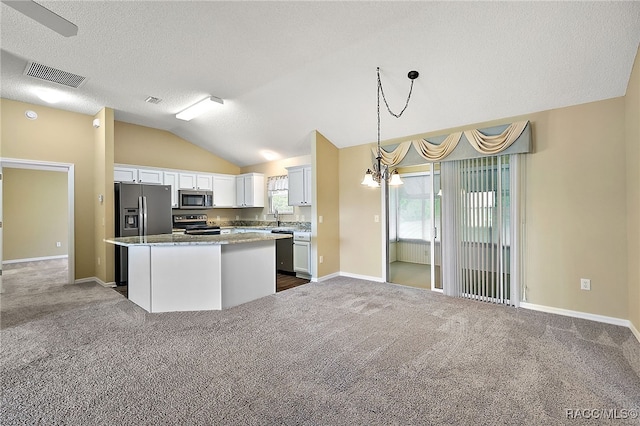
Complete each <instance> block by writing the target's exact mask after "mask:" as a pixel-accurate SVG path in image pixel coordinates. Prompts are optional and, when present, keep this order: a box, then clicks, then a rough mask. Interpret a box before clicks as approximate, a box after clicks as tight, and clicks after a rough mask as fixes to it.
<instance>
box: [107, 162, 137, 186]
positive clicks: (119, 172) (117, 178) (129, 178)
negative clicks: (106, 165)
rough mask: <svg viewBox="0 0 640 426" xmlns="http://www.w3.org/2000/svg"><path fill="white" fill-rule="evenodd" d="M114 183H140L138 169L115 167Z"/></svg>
mask: <svg viewBox="0 0 640 426" xmlns="http://www.w3.org/2000/svg"><path fill="white" fill-rule="evenodd" d="M113 181H114V182H138V169H135V168H133V167H120V166H117V167H114V168H113Z"/></svg>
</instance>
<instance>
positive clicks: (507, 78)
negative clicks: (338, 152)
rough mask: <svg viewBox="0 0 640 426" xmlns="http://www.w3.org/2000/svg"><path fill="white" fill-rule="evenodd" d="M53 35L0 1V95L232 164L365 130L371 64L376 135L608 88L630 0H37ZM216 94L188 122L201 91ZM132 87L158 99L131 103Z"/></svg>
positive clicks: (615, 91)
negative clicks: (72, 30) (169, 136)
mask: <svg viewBox="0 0 640 426" xmlns="http://www.w3.org/2000/svg"><path fill="white" fill-rule="evenodd" d="M39 3H40V4H42V5H43V6H45V7H47V8H48V9H50V10H52V11H54V12H55V13H57V14H58V15H60V16H62V17H64V18H65V19H67V20H69V21H71V22H73V23H75V24H76V25H77V26H78V28H79V30H78V34H77V36H75V37H69V38H67V37H63V36H61V35H59V34H57V33H55V32H53V31H52V30H50V29H48V28H46V27H44V26H42V25H41V24H39V23H37V22H35V21H33V20H31V19H30V18H28V17H26V16H24V15H22V14H21V13H19V12H17V11H16V10H14V9H13V8H11V7H9V6H7V5H6V4H2V5H1V10H0V12H1V23H2V29H1V34H0V36H1V38H0V47H1V49H2V56H1V58H0V59H1V63H0V66H1V72H2V74H1V86H0V89H1V92H0V94H1V96H2V97H3V98H8V99H14V100H20V101H24V102H30V103H34V104H43V105H44V104H45V102H44V101H42V100H40V99H39V98H38V97H37V95H36V94H35V91H34V90H35V89H37V88H50V89H54V90H57V91H59V92H61V93H62V94H63V95H64V96H65V99H63V100H62V101H60V102H59V103H57V104H55V105H53V106H54V107H56V108H61V109H64V110H69V111H76V112H81V113H85V114H89V115H93V114H95V113H97V112H98V111H99V110H100V109H101V108H103V107H105V106H106V107H110V108H113V109H114V110H115V117H116V120H119V121H125V122H129V123H135V124H140V125H143V126H149V127H154V128H159V129H164V130H168V131H170V132H172V133H174V134H176V135H178V136H180V137H182V138H184V139H186V140H188V141H190V142H192V143H194V144H196V145H199V146H202V147H203V148H205V149H207V150H209V151H211V152H212V153H214V154H216V155H218V156H220V157H222V158H225V159H227V160H229V161H231V162H233V163H235V164H237V165H239V166H246V165H251V164H257V163H262V162H264V161H266V160H265V159H264V158H263V157H262V156H261V154H260V152H261V150H270V151H273V152H275V153H277V154H278V155H279V156H280V157H282V158H286V157H291V156H297V155H303V154H308V153H309V152H310V146H309V138H308V135H309V133H310V132H311V131H313V130H318V131H320V132H321V133H322V134H324V135H325V136H326V137H327V138H328V139H329V140H331V141H332V142H333V143H334V144H335V145H336V146H338V147H341V148H342V147H347V146H353V145H360V144H364V143H371V142H375V140H376V87H377V86H376V67H380V69H381V76H382V83H383V85H384V89H385V93H386V95H387V99H388V100H389V102H390V104H391V107H392V109H394V110H396V111H397V110H400V109H401V108H402V106H403V105H404V102H405V100H406V95H407V92H408V89H409V80H408V78H407V73H408V71H410V70H417V71H419V72H420V77H419V78H418V79H417V80H415V85H414V88H413V95H412V99H411V103H410V105H409V108H408V109H407V111H406V113H405V114H404V115H403V116H402V117H401V118H400V119H396V118H393V117H391V116H390V115H389V114H388V113H387V112H386V111H385V110H383V111H382V122H381V127H382V135H381V137H382V139H383V140H385V139H392V138H398V137H403V136H407V135H413V134H418V133H423V132H428V131H435V130H439V129H445V128H448V127H453V126H462V125H466V124H470V123H476V122H481V121H486V120H492V119H498V118H502V117H509V116H514V115H521V114H526V113H530V112H536V111H542V110H547V109H552V108H558V107H564V106H569V105H576V104H581V103H585V102H591V101H597V100H601V99H608V98H613V97H618V96H623V95H624V94H625V91H626V87H627V83H628V81H629V75H630V73H631V68H632V66H633V61H634V58H635V55H636V52H637V49H638V44H639V42H640V2H615V3H613V2H366V1H365V2H360V1H358V2H344V1H339V2H320V1H318V2H262V1H258V2H235V1H234V2H221V1H204V2H196V1H171V2H147V1H135V2H133V1H86V2H83V1H41V2H39ZM30 61H35V62H38V63H41V64H44V65H47V66H50V67H53V68H57V69H60V70H63V71H67V72H70V73H74V74H78V75H81V76H84V77H87V80H86V83H85V84H84V85H82V86H81V87H80V88H78V89H74V88H68V87H66V86H61V85H57V84H55V83H50V82H45V81H42V80H38V79H34V78H32V77H29V76H26V75H24V70H25V67H26V65H27V63H28V62H30ZM210 95H213V96H216V97H219V98H222V99H223V100H224V105H223V106H222V107H221V108H218V109H216V110H214V111H211V112H210V113H207V114H205V115H203V116H200V117H198V118H196V119H194V120H192V121H190V122H184V121H180V120H178V119H176V118H175V114H176V113H177V112H180V111H181V110H183V109H184V108H186V107H187V106H189V105H190V104H193V103H195V102H196V101H199V100H201V99H203V98H205V97H207V96H210ZM148 96H153V97H157V98H160V99H161V100H162V101H161V102H160V103H159V104H151V103H146V102H145V99H146V98H147V97H148Z"/></svg>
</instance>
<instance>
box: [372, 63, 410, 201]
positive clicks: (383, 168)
mask: <svg viewBox="0 0 640 426" xmlns="http://www.w3.org/2000/svg"><path fill="white" fill-rule="evenodd" d="M376 72H377V74H378V150H377V151H376V159H375V160H376V161H375V162H374V163H373V165H372V166H371V167H372V168H373V170H371V169H367V171H366V172H365V174H364V179H363V180H362V185H367V186H369V187H371V188H379V187H380V182H381V181H382V180H384V181H385V182H388V184H389V185H392V186H395V185H402V179H400V174H399V173H398V171H397V170H393V171H390V170H389V166H387V165H384V164H382V150H381V149H380V94H382V99H383V100H384V104H385V105H386V107H387V111H389V114H391V115H392V116H394V117H395V118H400V117H401V116H402V114H403V113H404V111H405V110H406V109H407V106H409V100H410V99H411V92H412V91H413V80H415V79H416V78H418V75H419V74H418V71H409V74H407V77H409V80H411V87H409V95H408V96H407V102H406V103H405V104H404V108H402V111H400V112H399V113H398V114H396V113H394V112H393V111H391V108H390V107H389V103H388V102H387V98H386V96H385V95H384V90H383V89H382V81H381V80H380V67H377V68H376Z"/></svg>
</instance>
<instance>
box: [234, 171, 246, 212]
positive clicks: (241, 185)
mask: <svg viewBox="0 0 640 426" xmlns="http://www.w3.org/2000/svg"><path fill="white" fill-rule="evenodd" d="M246 178H247V176H236V206H238V207H245V206H246V201H245V182H246Z"/></svg>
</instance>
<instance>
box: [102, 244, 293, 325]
mask: <svg viewBox="0 0 640 426" xmlns="http://www.w3.org/2000/svg"><path fill="white" fill-rule="evenodd" d="M280 238H291V235H285V234H264V233H244V234H230V235H183V234H174V235H171V234H166V235H149V236H145V237H117V238H111V239H106V240H105V242H108V243H112V244H116V245H121V246H125V247H127V249H128V260H129V277H128V297H129V300H131V301H132V302H133V303H135V304H136V305H138V306H140V307H142V308H143V309H144V310H146V311H147V312H173V311H202V310H220V309H225V308H229V307H232V306H236V305H240V304H242V303H245V302H249V301H251V300H255V299H258V298H260V297H264V296H268V295H270V294H274V293H275V292H276V249H275V240H277V239H280Z"/></svg>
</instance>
